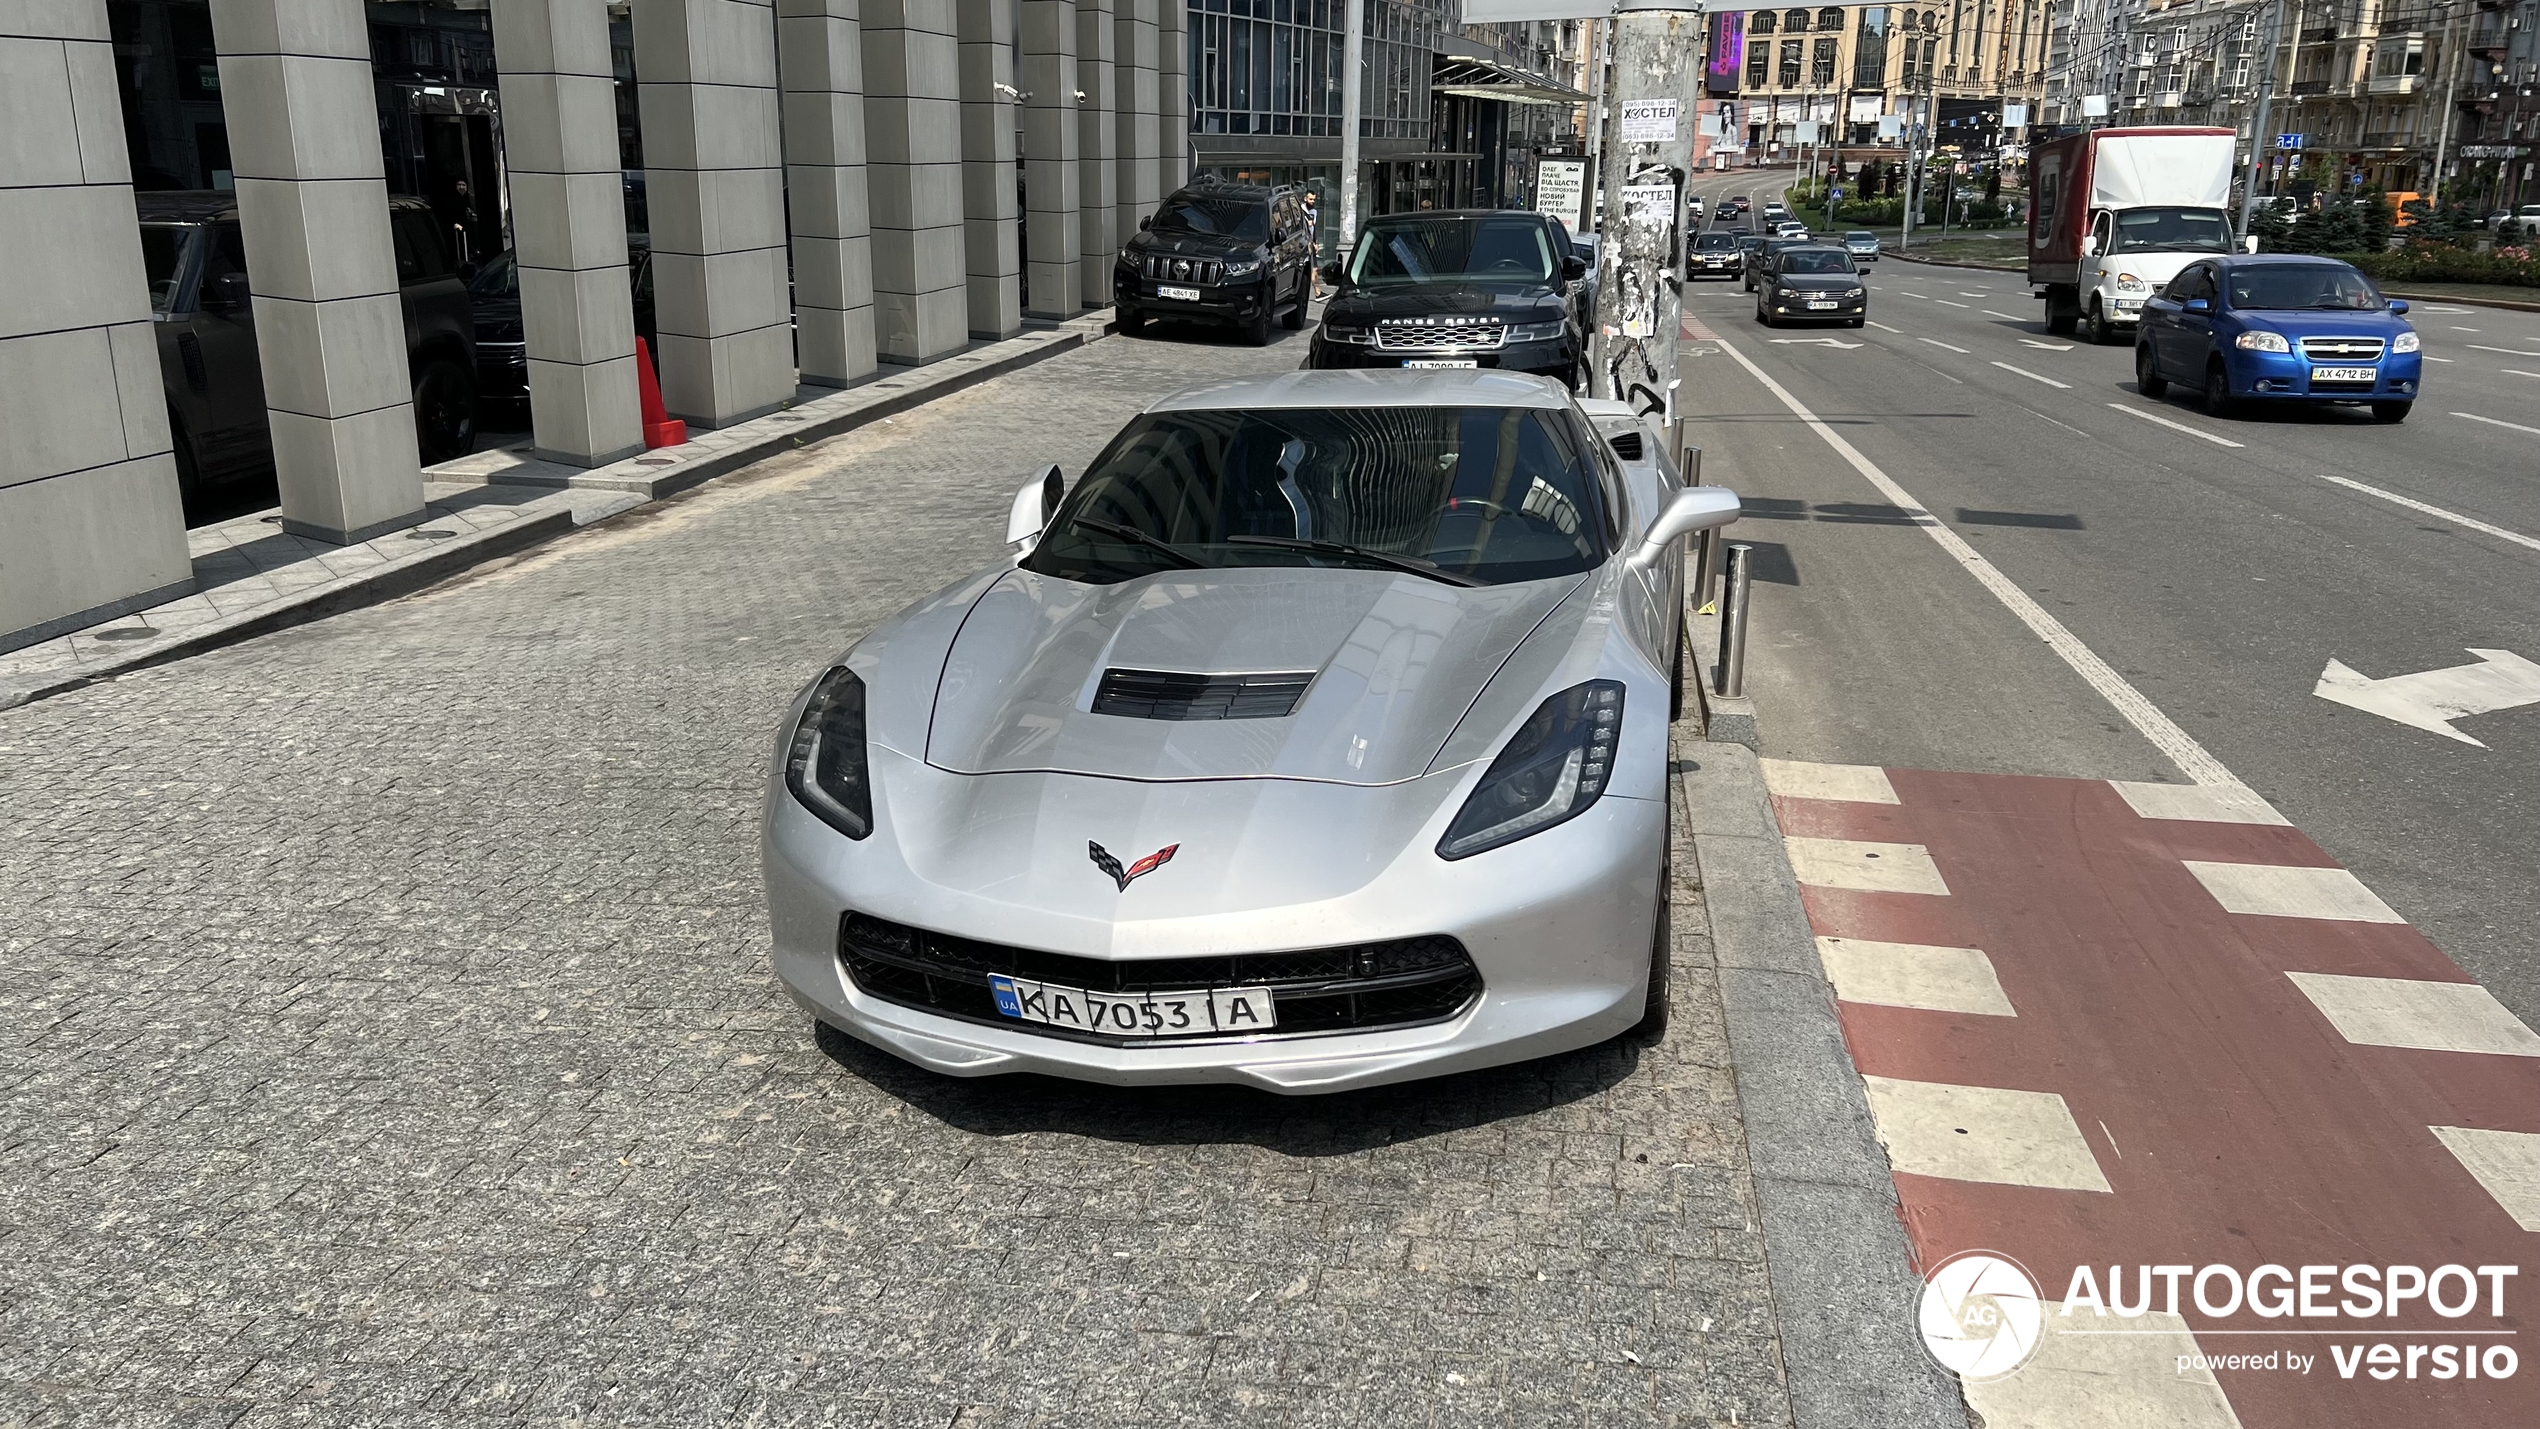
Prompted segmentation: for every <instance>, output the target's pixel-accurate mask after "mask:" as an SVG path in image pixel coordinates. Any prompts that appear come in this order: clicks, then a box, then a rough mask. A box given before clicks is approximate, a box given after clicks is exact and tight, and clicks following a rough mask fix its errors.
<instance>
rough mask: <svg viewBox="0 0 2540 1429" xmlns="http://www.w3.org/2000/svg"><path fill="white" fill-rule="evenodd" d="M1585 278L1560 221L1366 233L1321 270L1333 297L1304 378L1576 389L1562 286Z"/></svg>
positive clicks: (1421, 216)
mask: <svg viewBox="0 0 2540 1429" xmlns="http://www.w3.org/2000/svg"><path fill="white" fill-rule="evenodd" d="M1586 276H1587V264H1586V263H1584V262H1582V261H1581V260H1580V259H1579V258H1578V257H1577V256H1576V255H1575V254H1574V252H1573V251H1572V249H1571V246H1570V241H1569V238H1568V236H1567V235H1566V234H1565V232H1564V231H1563V229H1562V227H1561V225H1560V223H1559V222H1558V221H1557V220H1554V219H1551V218H1547V217H1545V216H1543V215H1541V214H1536V213H1523V212H1517V211H1512V210H1465V211H1452V212H1446V213H1398V214H1391V215H1388V216H1386V217H1383V218H1372V219H1369V220H1368V221H1367V228H1366V231H1365V232H1364V233H1362V234H1360V235H1359V240H1358V247H1357V249H1356V250H1355V251H1353V252H1352V253H1351V254H1350V255H1349V257H1348V258H1347V259H1345V260H1341V261H1336V262H1332V263H1328V264H1326V265H1324V268H1323V280H1324V281H1325V282H1326V283H1329V284H1331V285H1332V287H1333V290H1334V291H1333V293H1332V295H1331V297H1330V299H1329V300H1328V301H1327V302H1326V303H1325V304H1324V305H1323V321H1322V323H1321V325H1319V326H1318V327H1316V328H1315V330H1314V346H1313V349H1312V351H1311V352H1310V353H1309V355H1308V356H1307V358H1306V366H1308V367H1488V368H1499V369H1503V370H1506V371H1513V372H1536V373H1541V374H1543V375H1544V376H1547V377H1552V378H1556V379H1558V380H1559V381H1561V382H1564V383H1567V384H1568V385H1570V386H1572V387H1574V388H1575V387H1576V386H1577V385H1578V377H1579V361H1580V356H1581V354H1582V353H1583V352H1584V351H1585V347H1586V344H1585V341H1584V337H1583V334H1582V332H1581V329H1580V327H1579V322H1578V317H1577V311H1576V309H1575V308H1574V307H1573V305H1572V303H1571V300H1570V299H1571V293H1570V288H1571V285H1572V284H1574V283H1577V282H1578V281H1580V280H1581V279H1582V278H1584V277H1586Z"/></svg>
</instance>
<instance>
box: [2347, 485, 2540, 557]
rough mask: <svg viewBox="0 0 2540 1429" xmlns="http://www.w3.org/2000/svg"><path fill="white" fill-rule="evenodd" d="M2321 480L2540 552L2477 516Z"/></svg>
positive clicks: (2538, 544)
mask: <svg viewBox="0 0 2540 1429" xmlns="http://www.w3.org/2000/svg"><path fill="white" fill-rule="evenodd" d="M2320 480H2322V481H2329V482H2335V483H2336V484H2337V485H2339V486H2342V487H2345V488H2346V489H2347V490H2349V491H2360V492H2362V493H2363V494H2364V495H2366V496H2377V497H2379V498H2381V499H2382V500H2384V501H2387V502H2389V503H2390V504H2391V505H2393V506H2404V507H2406V508H2408V509H2409V510H2411V511H2422V512H2424V513H2425V514H2426V515H2428V516H2433V517H2437V518H2439V519H2441V520H2445V521H2449V522H2451V523H2452V524H2453V525H2455V526H2467V527H2468V528H2469V529H2471V530H2473V531H2478V532H2483V533H2484V534H2486V535H2490V536H2493V537H2495V538H2496V539H2497V540H2499V541H2511V542H2513V543H2514V544H2515V545H2517V546H2528V547H2530V548H2531V549H2532V550H2535V551H2540V540H2535V539H2533V538H2532V537H2529V536H2526V535H2524V534H2522V533H2521V532H2519V531H2508V530H2506V529H2505V528H2504V527H2502V526H2490V525H2488V524H2487V523H2486V522H2484V521H2481V520H2479V519H2478V518H2477V517H2475V516H2463V515H2462V514H2461V513H2459V512H2458V511H2446V510H2444V509H2443V508H2442V507H2440V506H2429V505H2427V504H2426V503H2424V502H2422V501H2419V500H2416V499H2415V498H2413V497H2407V496H2401V495H2400V494H2399V493H2397V492H2395V491H2384V490H2382V489H2381V488H2380V487H2378V486H2367V485H2365V484H2364V483H2362V482H2360V481H2354V480H2350V479H2349V478H2346V477H2343V476H2328V475H2325V474H2323V475H2322V476H2321V477H2320Z"/></svg>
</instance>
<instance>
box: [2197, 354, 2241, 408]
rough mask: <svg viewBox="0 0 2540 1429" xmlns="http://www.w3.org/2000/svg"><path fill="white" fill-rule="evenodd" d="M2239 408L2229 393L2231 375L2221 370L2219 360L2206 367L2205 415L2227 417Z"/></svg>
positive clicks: (2221, 366)
mask: <svg viewBox="0 0 2540 1429" xmlns="http://www.w3.org/2000/svg"><path fill="white" fill-rule="evenodd" d="M2239 410H2240V404H2239V403H2238V402H2236V401H2234V400H2233V399H2232V395H2231V375H2230V374H2229V373H2227V372H2225V371H2223V365H2222V364H2221V363H2219V362H2217V363H2215V364H2214V365H2213V366H2211V367H2208V368H2206V369H2205V415H2206V416H2208V417H2229V416H2231V415H2233V414H2234V413H2236V412H2238V411H2239Z"/></svg>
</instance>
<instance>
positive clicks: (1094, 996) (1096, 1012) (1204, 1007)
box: [988, 973, 1279, 1037]
mask: <svg viewBox="0 0 2540 1429" xmlns="http://www.w3.org/2000/svg"><path fill="white" fill-rule="evenodd" d="M988 988H989V991H991V992H993V993H994V994H996V999H997V1011H999V1012H1001V1013H1003V1014H1005V1015H1006V1016H1008V1017H1011V1018H1014V1019H1016V1020H1017V1021H1021V1022H1039V1023H1042V1024H1045V1025H1047V1026H1051V1027H1066V1028H1070V1029H1072V1030H1074V1031H1078V1032H1102V1033H1108V1034H1109V1035H1111V1036H1114V1037H1211V1036H1215V1037H1222V1036H1225V1035H1226V1034H1227V1033H1230V1032H1233V1033H1243V1032H1267V1031H1269V1030H1270V1029H1271V1028H1272V1027H1273V1026H1275V1025H1276V1024H1277V1023H1278V1020H1279V1013H1278V1009H1277V1008H1276V1007H1275V1006H1274V1005H1273V1004H1272V1002H1271V998H1270V989H1268V988H1266V987H1220V988H1193V989H1191V990H1190V991H1188V992H1157V993H1144V994H1140V995H1138V996H1135V997H1123V996H1117V995H1115V994H1112V993H1108V992H1087V991H1086V990H1084V989H1083V988H1080V987H1061V986H1060V985H1058V984H1057V983H1048V982H1032V981H1029V980H1027V979H1024V978H1019V977H1007V976H1005V975H1004V974H1003V973H992V974H990V975H989V977H988Z"/></svg>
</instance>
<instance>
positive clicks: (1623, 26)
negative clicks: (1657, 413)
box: [1589, 7, 1703, 419]
mask: <svg viewBox="0 0 2540 1429" xmlns="http://www.w3.org/2000/svg"><path fill="white" fill-rule="evenodd" d="M1611 30H1612V34H1613V39H1612V41H1611V43H1610V45H1609V47H1608V52H1609V53H1610V54H1611V55H1612V57H1613V63H1612V68H1613V78H1612V81H1611V83H1610V84H1609V85H1608V86H1607V91H1606V92H1607V94H1608V95H1609V99H1608V102H1607V107H1608V108H1610V109H1611V110H1612V111H1613V113H1614V119H1613V124H1614V127H1613V129H1612V130H1611V131H1610V132H1609V133H1608V134H1607V135H1606V141H1605V144H1604V164H1603V170H1602V172H1601V174H1600V175H1599V179H1600V182H1599V184H1598V190H1599V192H1601V193H1603V194H1604V195H1605V216H1604V220H1603V222H1602V223H1601V224H1600V226H1599V232H1600V234H1601V235H1602V236H1601V241H1600V242H1599V243H1598V244H1597V293H1596V333H1595V341H1594V343H1592V344H1591V351H1592V352H1593V353H1594V355H1595V371H1594V372H1593V373H1592V374H1591V376H1590V379H1589V382H1590V385H1589V390H1590V391H1591V392H1593V393H1594V394H1595V395H1597V396H1600V397H1621V398H1623V399H1625V400H1627V401H1631V402H1634V403H1636V404H1637V405H1639V406H1640V407H1641V408H1642V409H1643V410H1645V411H1647V410H1658V409H1665V411H1666V414H1667V416H1668V417H1669V418H1670V419H1672V417H1673V415H1674V412H1673V408H1674V400H1673V394H1674V384H1675V379H1676V328H1677V324H1678V323H1679V322H1680V321H1681V313H1680V302H1681V291H1680V290H1681V287H1682V282H1683V273H1682V270H1681V267H1680V266H1679V265H1680V264H1681V261H1682V250H1683V244H1684V235H1683V234H1682V233H1681V232H1680V231H1679V229H1680V225H1681V223H1682V219H1683V211H1684V204H1683V193H1684V183H1685V180H1686V179H1687V178H1688V177H1690V175H1691V171H1692V168H1693V131H1694V124H1695V115H1696V114H1697V113H1698V112H1699V107H1698V104H1697V101H1698V100H1699V99H1700V97H1701V85H1702V51H1703V36H1702V16H1701V15H1700V14H1699V13H1697V12H1692V11H1684V10H1674V11H1670V10H1661V9H1657V8H1655V7H1651V8H1647V9H1625V10H1623V11H1622V12H1621V13H1619V14H1617V15H1616V16H1615V17H1614V19H1613V20H1612V22H1611ZM1650 106H1657V107H1658V109H1660V110H1662V111H1663V109H1664V108H1665V107H1666V106H1672V107H1673V112H1674V118H1673V120H1672V121H1664V120H1657V119H1656V117H1655V114H1654V113H1652V111H1651V109H1650ZM1635 108H1637V109H1638V110H1639V111H1640V112H1641V113H1642V114H1643V115H1644V116H1647V117H1648V118H1649V119H1651V120H1652V121H1653V122H1652V123H1651V128H1652V129H1653V130H1655V131H1656V132H1658V133H1662V134H1664V135H1665V137H1663V138H1655V139H1636V140H1632V141H1628V142H1627V141H1626V140H1625V139H1624V137H1623V126H1622V118H1623V114H1624V112H1625V111H1626V110H1627V109H1635ZM1662 190H1663V192H1661V191H1662Z"/></svg>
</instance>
